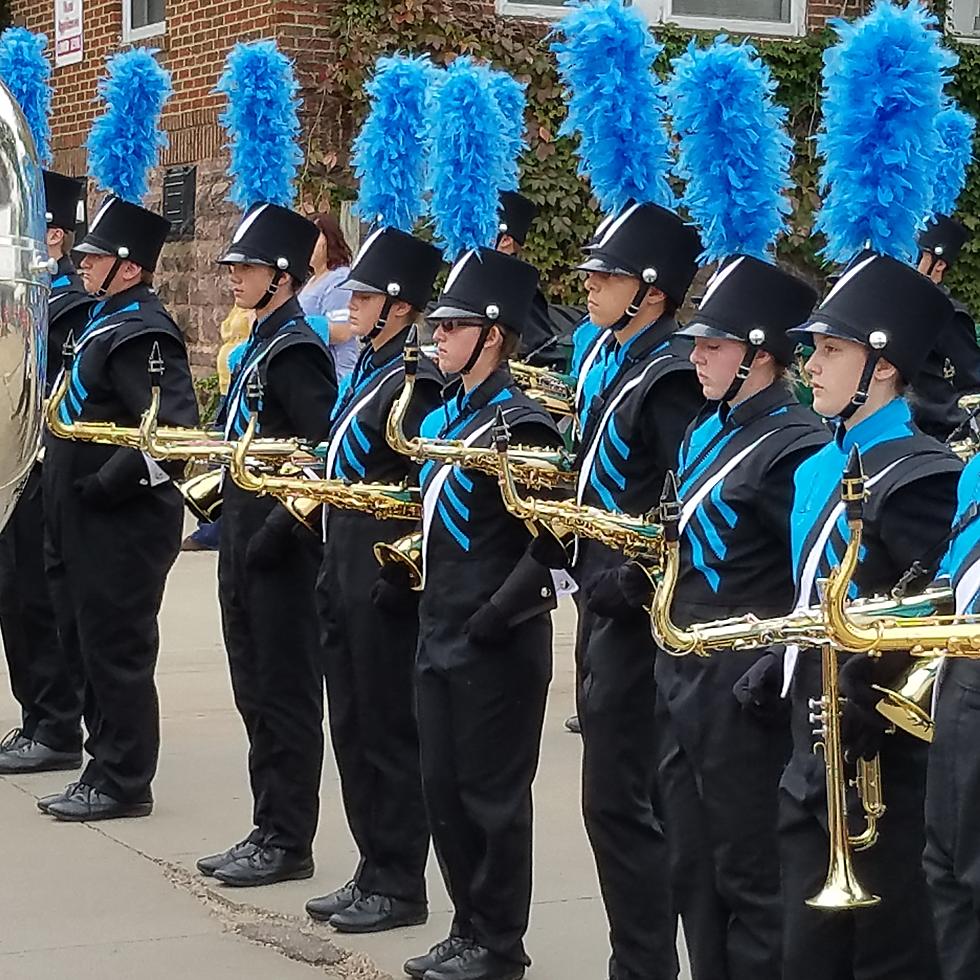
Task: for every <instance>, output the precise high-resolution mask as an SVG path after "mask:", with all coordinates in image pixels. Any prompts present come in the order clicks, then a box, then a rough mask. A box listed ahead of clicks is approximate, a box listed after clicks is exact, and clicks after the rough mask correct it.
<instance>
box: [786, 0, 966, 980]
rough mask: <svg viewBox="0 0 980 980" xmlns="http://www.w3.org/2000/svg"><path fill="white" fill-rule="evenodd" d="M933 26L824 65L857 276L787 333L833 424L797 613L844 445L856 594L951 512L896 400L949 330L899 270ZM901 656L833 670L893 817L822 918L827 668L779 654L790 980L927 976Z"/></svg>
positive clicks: (847, 34) (830, 194) (914, 751)
mask: <svg viewBox="0 0 980 980" xmlns="http://www.w3.org/2000/svg"><path fill="white" fill-rule="evenodd" d="M933 24H934V18H932V16H931V15H929V14H928V13H927V12H926V11H924V10H923V9H922V8H921V7H917V6H911V7H907V8H899V7H895V6H892V5H891V4H890V3H879V4H877V5H876V7H875V8H874V10H873V11H872V12H871V13H870V14H868V15H867V16H866V17H864V18H862V19H861V20H858V21H855V22H854V23H852V24H844V23H841V24H839V25H838V26H837V31H838V33H839V34H840V35H841V40H840V41H839V42H838V45H837V47H836V48H835V50H833V51H832V52H831V53H829V54H828V57H827V59H826V60H825V69H824V85H825V93H824V130H823V132H822V133H821V136H820V137H819V144H818V145H819V148H820V150H821V152H822V154H823V156H824V158H825V163H824V167H823V173H822V179H823V182H824V184H825V186H826V187H827V193H826V197H825V200H824V203H823V206H822V208H821V211H820V212H819V214H818V218H817V227H818V228H819V229H820V230H821V231H823V232H824V234H825V235H826V237H827V242H828V245H827V250H826V251H827V254H828V256H829V257H830V258H831V259H833V260H836V261H839V262H842V263H847V262H848V261H849V260H850V261H849V264H848V265H847V266H846V268H845V270H844V272H843V274H842V275H841V277H840V279H839V280H838V281H837V283H836V285H835V286H834V287H833V289H832V290H831V291H830V293H829V294H828V295H827V297H826V299H824V301H823V302H822V303H821V304H820V305H819V306H818V307H817V309H816V310H815V311H814V313H813V316H812V317H811V319H810V321H809V322H808V323H807V324H806V325H805V326H804V327H802V328H800V329H799V330H798V331H791V332H790V333H791V336H796V337H798V338H800V339H802V340H804V341H805V342H807V343H809V344H810V345H811V346H813V347H815V351H814V353H813V355H812V356H811V357H810V359H809V360H808V362H807V365H806V370H807V372H808V373H809V375H810V377H811V379H812V385H813V407H814V409H815V410H816V411H817V412H818V413H819V414H821V415H823V416H824V417H825V418H828V419H837V420H838V421H837V431H836V434H835V437H834V439H833V440H832V441H831V442H830V443H829V444H828V445H827V446H825V447H824V448H823V449H822V450H820V451H819V452H818V453H816V454H815V455H813V456H811V457H810V458H809V459H808V460H806V461H805V462H804V463H803V464H802V465H801V466H800V468H799V469H798V470H797V473H796V479H795V488H794V497H793V503H792V509H791V512H790V540H791V547H792V552H791V553H792V559H793V575H794V580H795V584H796V599H795V602H796V607H804V606H812V605H815V604H818V603H819V598H820V597H819V593H818V588H817V583H818V581H819V580H820V579H821V578H824V577H826V576H827V574H828V573H829V572H830V570H831V569H832V568H833V567H834V566H835V565H837V564H838V563H839V559H840V557H841V556H842V555H843V549H844V546H845V544H846V541H847V539H848V533H849V532H848V526H847V523H846V521H845V520H844V516H843V503H842V502H841V500H840V478H841V473H842V472H843V471H844V468H845V462H846V459H847V457H848V455H849V454H850V451H851V449H852V447H854V446H857V447H859V449H860V451H861V456H862V459H863V463H864V468H865V472H866V473H867V479H866V481H865V487H866V489H867V491H868V497H867V502H866V503H865V505H864V514H865V524H864V537H863V554H862V556H861V559H860V564H859V566H858V568H857V572H856V574H855V582H856V585H857V588H858V590H859V594H861V595H865V596H870V595H874V594H882V593H887V592H888V591H889V590H890V589H891V588H892V587H893V586H894V585H895V584H896V583H897V582H898V581H899V579H901V578H902V576H903V574H904V573H905V572H906V571H907V570H908V569H909V568H910V566H911V565H912V564H913V562H916V561H918V562H920V563H921V564H922V565H924V566H928V565H930V564H932V563H934V562H936V561H938V558H939V556H940V554H941V549H942V547H943V546H944V545H945V541H946V536H947V532H948V530H949V527H950V523H951V518H952V515H953V512H954V509H955V505H956V479H957V476H958V473H959V470H960V468H961V464H960V463H959V460H957V459H956V458H955V457H954V456H953V454H952V453H950V452H949V451H948V450H947V449H946V448H945V447H944V446H943V445H942V444H941V443H938V442H937V441H936V440H934V439H932V438H931V437H928V436H925V435H923V433H922V432H921V431H920V430H919V429H918V428H917V427H916V426H915V424H914V422H913V421H912V412H911V409H910V407H909V402H908V400H907V398H906V397H905V396H906V394H907V390H908V386H909V385H912V384H914V383H915V380H916V378H917V376H918V374H919V372H920V370H921V368H922V366H923V364H924V363H925V360H926V358H927V356H928V354H929V351H930V349H931V347H932V346H933V344H934V343H935V339H936V337H937V336H938V335H939V334H940V333H941V331H942V330H943V329H944V328H945V327H947V326H948V324H949V321H950V320H951V318H952V315H953V308H952V304H951V303H950V301H949V299H948V297H947V296H946V295H945V294H944V293H943V291H942V290H941V289H940V288H939V287H938V286H936V285H935V284H934V283H933V282H931V281H930V280H929V279H927V278H926V277H925V276H923V275H922V274H921V273H920V272H918V271H916V269H914V268H912V267H911V266H910V265H906V264H905V262H911V261H914V259H915V257H916V256H917V249H916V227H917V225H918V223H919V217H920V215H922V214H923V213H925V212H926V211H927V210H928V207H929V201H930V199H931V182H932V179H933V166H934V158H935V152H936V149H937V147H938V134H937V131H936V128H935V118H936V115H937V114H938V111H939V109H940V107H941V104H942V100H943V83H944V80H945V75H944V71H943V69H944V68H945V66H946V65H947V64H948V63H949V56H948V55H946V54H945V53H944V52H943V50H942V49H941V47H940V44H939V40H938V39H937V34H936V32H935V31H934V30H933V29H932V27H933ZM897 50H901V51H902V52H903V55H902V57H903V59H904V62H903V63H904V64H906V65H907V67H908V71H909V73H910V75H909V77H903V78H902V79H901V80H900V81H899V80H898V79H897V78H896V77H895V76H894V74H893V73H891V72H888V71H884V70H883V71H882V72H881V73H880V74H878V73H875V74H872V76H871V77H870V79H869V76H868V72H867V66H868V65H869V64H873V65H877V64H882V63H887V61H888V60H890V59H891V58H893V57H894V55H895V52H896V51H897ZM881 59H885V60H884V62H883V61H882V60H881ZM910 78H914V83H913V82H911V81H910ZM885 106H887V109H886V108H884V107H885ZM899 159H901V160H902V161H903V163H902V165H901V166H893V163H894V161H895V160H899ZM892 191H894V192H895V193H894V194H893V193H892ZM893 256H894V257H893ZM902 260H904V261H902ZM906 659H907V658H905V657H904V655H901V654H886V655H884V656H882V657H881V658H879V659H873V658H870V657H868V656H864V655H859V656H847V657H845V658H843V665H842V667H841V670H840V690H841V694H842V695H843V696H844V697H845V698H846V701H845V703H844V707H843V711H842V720H841V737H842V741H843V744H844V748H845V751H846V755H847V758H848V759H849V760H850V761H852V762H853V761H856V760H857V759H858V758H863V759H869V760H870V759H873V758H874V757H875V755H879V757H880V770H881V779H882V786H883V788H884V793H885V796H886V797H887V807H888V811H887V816H886V817H885V818H883V819H882V821H881V822H880V824H879V837H878V841H877V843H876V844H875V845H874V846H873V847H871V848H870V849H868V850H863V851H860V852H858V853H855V854H854V869H855V873H856V875H857V877H858V878H859V879H860V880H861V881H862V882H863V883H864V884H865V885H866V887H867V888H868V889H869V890H870V891H872V892H874V893H875V894H876V895H878V896H880V898H881V902H880V904H878V905H877V906H875V907H871V908H861V909H858V910H854V911H852V912H848V913H847V914H828V912H827V911H825V910H823V909H820V908H811V907H809V906H808V905H807V904H806V900H807V899H810V898H812V897H814V896H815V895H816V894H817V893H818V892H819V891H820V889H821V886H822V884H823V882H824V879H825V875H826V869H827V856H828V832H827V828H826V815H827V805H828V804H827V796H826V778H825V771H824V770H825V766H824V761H823V760H822V759H821V758H820V757H818V756H817V755H815V754H814V752H813V740H814V736H813V722H812V721H811V718H810V715H811V711H812V709H811V707H810V704H811V699H812V698H817V699H819V698H820V696H821V691H822V682H821V663H820V658H819V657H817V656H815V655H814V654H813V653H812V652H810V653H800V654H798V655H797V654H796V651H794V650H793V649H792V648H790V649H789V650H788V651H787V655H786V660H785V678H784V687H786V686H789V688H790V690H791V694H792V733H793V754H792V756H791V758H790V761H789V764H788V766H787V768H786V770H785V772H784V774H783V778H782V781H781V784H780V791H781V792H780V815H779V819H780V825H779V835H780V860H781V863H782V876H783V903H784V934H783V941H784V958H783V972H784V976H787V977H793V978H794V980H797V978H799V980H811V978H813V980H818V978H819V980H830V978H837V977H840V976H854V977H860V978H862V980H871V978H879V977H880V978H882V980H884V978H886V977H887V978H888V980H898V978H907V980H913V978H915V980H925V978H932V977H936V976H937V975H938V965H937V958H936V944H935V937H934V933H933V929H932V923H931V920H930V910H929V906H928V897H927V893H926V884H925V878H924V875H923V870H922V848H923V844H924V827H923V805H924V799H923V798H924V794H925V766H926V753H927V746H926V744H925V743H924V742H922V741H920V740H918V739H916V738H914V737H912V736H910V735H908V734H906V733H905V732H903V731H898V732H897V733H896V734H894V735H887V736H886V735H885V729H886V725H887V723H886V721H885V719H884V717H883V716H882V715H881V714H879V712H878V711H877V710H876V706H877V704H878V702H879V701H880V699H881V697H882V693H881V691H880V690H879V688H881V687H888V686H889V685H890V684H893V683H894V682H895V680H896V677H897V676H898V675H899V674H900V673H901V672H902V670H903V668H904V667H905V661H906Z"/></svg>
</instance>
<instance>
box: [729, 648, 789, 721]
mask: <svg viewBox="0 0 980 980" xmlns="http://www.w3.org/2000/svg"><path fill="white" fill-rule="evenodd" d="M782 686H783V663H782V660H781V659H780V658H779V657H778V656H777V655H776V654H774V653H765V654H763V655H762V656H761V657H759V659H758V660H756V662H755V663H754V664H752V666H751V667H749V669H748V670H747V671H746V672H745V673H744V674H742V676H741V677H740V678H739V679H738V680H737V681H735V683H734V685H733V686H732V694H733V695H734V696H735V700H736V701H737V702H738V703H739V704H740V705H741V706H742V710H743V711H745V712H746V713H747V714H750V715H751V716H752V717H753V718H755V719H756V721H759V722H761V723H762V724H763V725H772V726H776V725H780V724H782V723H783V722H785V721H786V720H787V719H788V718H789V702H788V700H787V699H786V698H784V697H781V696H780V694H781V689H782Z"/></svg>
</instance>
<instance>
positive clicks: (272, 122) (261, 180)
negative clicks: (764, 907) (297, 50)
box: [215, 41, 303, 210]
mask: <svg viewBox="0 0 980 980" xmlns="http://www.w3.org/2000/svg"><path fill="white" fill-rule="evenodd" d="M215 91H217V92H220V93H221V94H222V95H224V96H226V97H227V99H228V105H227V106H226V107H225V109H224V111H223V112H222V113H221V115H220V116H219V118H218V121H219V122H220V123H221V125H222V126H223V127H224V128H225V131H226V132H227V134H228V146H229V149H230V151H231V164H230V165H229V168H228V172H229V173H230V174H231V176H232V185H231V191H230V192H229V194H228V197H229V200H231V201H233V202H234V203H235V204H237V205H238V206H239V207H240V208H242V210H248V208H250V207H251V206H252V205H253V204H256V203H258V202H260V201H261V202H262V203H263V204H278V205H280V206H281V207H290V206H291V205H292V203H293V199H294V198H295V196H296V188H295V181H296V173H297V171H298V170H299V167H300V164H301V163H302V162H303V154H302V151H301V150H300V148H299V145H298V140H299V134H300V125H299V112H298V110H299V105H300V99H299V94H298V93H299V83H298V82H297V81H296V76H295V74H294V72H293V63H292V61H290V59H289V58H287V57H286V55H284V54H283V53H282V52H281V51H280V50H279V49H278V48H277V47H276V43H275V41H252V42H250V43H248V44H242V43H239V44H236V45H235V46H234V47H233V48H232V49H231V51H230V52H229V54H228V57H227V58H226V59H225V70H224V71H223V72H222V74H221V78H219V79H218V84H217V85H216V86H215Z"/></svg>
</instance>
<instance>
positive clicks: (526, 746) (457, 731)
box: [417, 615, 551, 963]
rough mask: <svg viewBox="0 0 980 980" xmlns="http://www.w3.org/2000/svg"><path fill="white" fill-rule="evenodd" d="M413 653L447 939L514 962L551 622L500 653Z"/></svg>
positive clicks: (524, 919) (533, 626)
mask: <svg viewBox="0 0 980 980" xmlns="http://www.w3.org/2000/svg"><path fill="white" fill-rule="evenodd" d="M437 653H438V652H437V651H432V650H427V649H426V644H425V642H422V643H421V644H420V646H419V664H418V676H417V698H418V720H419V742H420V747H421V752H422V785H423V788H424V791H425V802H426V806H427V808H428V812H429V823H430V827H431V830H432V842H433V845H434V847H435V851H436V856H437V858H438V859H439V865H440V868H441V869H442V875H443V879H444V880H445V882H446V888H447V889H448V891H449V895H450V898H451V899H452V902H453V906H454V908H455V916H454V919H453V927H452V934H453V935H457V936H467V937H470V938H472V939H474V940H475V941H476V942H477V943H479V944H480V945H482V946H485V947H487V948H488V949H491V950H493V951H494V952H496V953H497V954H499V955H500V956H502V957H505V958H507V959H510V960H513V961H515V962H521V963H528V962H530V961H529V960H528V958H527V955H526V953H525V951H524V942H523V939H524V934H525V932H526V931H527V923H528V916H529V914H530V906H531V845H532V807H531V784H532V782H533V781H534V776H535V773H536V772H537V768H538V756H539V753H540V745H541V728H542V725H543V724H544V709H545V701H546V698H547V692H548V685H549V683H550V681H551V618H550V616H545V615H542V616H536V617H535V618H533V619H531V620H528V621H527V622H525V623H522V624H521V625H520V626H519V627H517V628H516V629H515V630H513V631H512V633H511V636H510V637H509V638H508V639H507V640H506V641H505V643H503V644H501V645H500V646H499V647H492V648H488V647H472V648H471V649H470V650H469V651H468V652H467V653H466V655H465V659H464V660H463V661H462V662H459V661H453V662H452V663H451V665H449V666H439V665H438V663H436V662H434V658H436V657H437Z"/></svg>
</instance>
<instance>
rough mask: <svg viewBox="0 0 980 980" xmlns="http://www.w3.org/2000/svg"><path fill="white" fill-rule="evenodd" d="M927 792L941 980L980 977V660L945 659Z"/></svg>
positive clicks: (928, 862) (928, 858)
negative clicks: (973, 661) (975, 661)
mask: <svg viewBox="0 0 980 980" xmlns="http://www.w3.org/2000/svg"><path fill="white" fill-rule="evenodd" d="M943 670H944V672H943V676H942V679H941V682H940V688H939V700H938V704H937V705H936V730H935V738H934V739H933V743H932V746H931V748H930V750H929V775H928V780H927V790H926V849H925V858H924V863H925V871H926V879H927V880H928V882H929V896H930V899H931V900H932V909H933V916H934V919H935V923H936V938H937V944H938V947H939V965H940V972H941V975H942V978H943V980H975V978H976V977H980V751H978V747H980V664H975V663H971V662H969V661H964V660H955V659H950V660H948V661H947V662H946V665H945V667H944V669H943Z"/></svg>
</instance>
